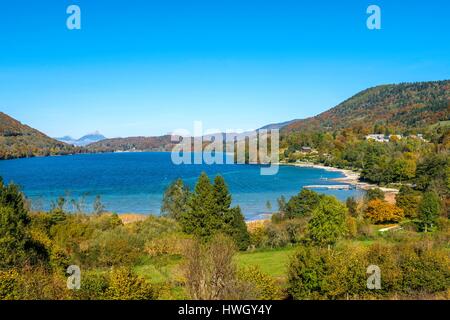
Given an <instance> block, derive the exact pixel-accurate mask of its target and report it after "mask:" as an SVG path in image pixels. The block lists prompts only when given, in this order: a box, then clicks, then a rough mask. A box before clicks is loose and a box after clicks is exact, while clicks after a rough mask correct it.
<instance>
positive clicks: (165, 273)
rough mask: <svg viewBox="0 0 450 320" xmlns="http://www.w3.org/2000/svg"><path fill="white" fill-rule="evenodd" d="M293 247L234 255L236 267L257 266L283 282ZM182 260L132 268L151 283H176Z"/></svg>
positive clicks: (151, 260) (148, 262)
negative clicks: (169, 281) (168, 281)
mask: <svg viewBox="0 0 450 320" xmlns="http://www.w3.org/2000/svg"><path fill="white" fill-rule="evenodd" d="M294 251H295V247H287V248H282V249H273V250H263V251H259V250H258V251H254V252H241V253H238V254H237V255H236V258H235V259H236V260H235V261H236V264H237V266H238V267H245V266H258V267H259V268H260V269H261V270H262V271H263V272H265V273H267V274H269V275H271V276H272V277H274V278H276V279H278V280H284V279H285V277H286V273H287V267H288V263H289V258H290V256H291V254H292V253H293V252H294ZM181 263H182V258H181V257H179V256H170V257H167V256H165V257H161V258H150V257H148V258H144V259H142V261H141V262H140V263H139V264H138V265H137V266H135V267H134V271H135V272H136V273H137V274H139V275H141V276H143V277H145V278H146V279H148V280H149V281H151V282H153V283H162V282H165V281H167V280H172V281H174V280H175V281H176V280H177V278H181V270H180V266H181Z"/></svg>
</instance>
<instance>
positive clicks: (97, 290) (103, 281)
mask: <svg viewBox="0 0 450 320" xmlns="http://www.w3.org/2000/svg"><path fill="white" fill-rule="evenodd" d="M81 276H82V277H81V287H80V289H79V290H73V291H72V292H73V298H74V299H80V300H103V299H107V298H108V296H107V294H106V293H107V290H108V287H109V277H108V275H107V274H103V273H98V272H89V271H88V272H83V273H82V275H81Z"/></svg>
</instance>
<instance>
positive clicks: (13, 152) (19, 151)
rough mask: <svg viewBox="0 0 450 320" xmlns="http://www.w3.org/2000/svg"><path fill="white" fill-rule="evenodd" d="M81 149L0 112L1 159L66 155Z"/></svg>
mask: <svg viewBox="0 0 450 320" xmlns="http://www.w3.org/2000/svg"><path fill="white" fill-rule="evenodd" d="M81 151H82V149H80V148H75V147H72V146H70V145H68V144H65V143H63V142H59V141H56V140H54V139H52V138H50V137H48V136H46V135H45V134H43V133H42V132H40V131H38V130H36V129H33V128H31V127H29V126H27V125H24V124H22V123H20V122H19V121H17V120H15V119H13V118H11V117H10V116H8V115H6V114H4V113H3V112H0V159H14V158H25V157H35V156H49V155H65V154H72V153H79V152H81Z"/></svg>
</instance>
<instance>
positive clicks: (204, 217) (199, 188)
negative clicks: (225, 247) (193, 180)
mask: <svg viewBox="0 0 450 320" xmlns="http://www.w3.org/2000/svg"><path fill="white" fill-rule="evenodd" d="M215 209H216V201H215V197H214V188H213V185H212V184H211V181H210V180H209V178H208V176H207V175H206V173H205V172H202V174H201V175H200V177H199V178H198V181H197V184H196V185H195V189H194V193H193V194H192V196H191V197H190V198H189V201H188V209H187V211H186V212H185V213H183V214H182V216H181V225H182V227H183V230H184V232H186V233H188V234H194V235H196V236H198V237H200V238H204V239H208V238H210V237H211V235H212V234H213V233H214V231H215V227H216V224H217V222H216V219H215V218H216V217H215V216H216V215H215V214H214V211H215Z"/></svg>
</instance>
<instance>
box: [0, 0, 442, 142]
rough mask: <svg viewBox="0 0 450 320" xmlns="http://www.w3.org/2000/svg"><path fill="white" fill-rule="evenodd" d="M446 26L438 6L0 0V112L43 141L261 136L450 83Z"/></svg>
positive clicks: (405, 0)
mask: <svg viewBox="0 0 450 320" xmlns="http://www.w3.org/2000/svg"><path fill="white" fill-rule="evenodd" d="M70 4H78V5H79V6H80V7H81V10H82V30H79V31H70V30H68V29H67V28H66V18H67V14H66V8H67V7H68V6H69V5H70ZM370 4H377V5H379V6H380V7H381V9H382V30H377V31H370V30H368V29H367V28H366V18H367V15H366V9H367V7H368V5H370ZM449 21H450V1H447V0H427V1H417V0H371V1H366V0H347V1H320V0H317V1H299V0H292V1H287V0H266V1H264V0H202V1H200V0H182V1H175V0H159V1H152V0H134V1H130V0H128V1H125V0H116V1H114V0H78V1H76V0H58V1H54V0H39V1H38V0H34V1H31V0H28V1H23V0H14V1H13V0H9V1H2V2H1V4H0V111H3V112H5V113H8V114H10V115H12V116H13V117H15V118H17V119H18V120H20V121H22V122H24V123H26V124H29V125H31V126H33V127H35V128H37V129H39V130H41V131H43V132H45V133H47V134H49V135H51V136H62V135H66V134H69V135H72V136H74V137H79V136H81V135H83V134H85V133H88V132H91V131H94V130H100V131H101V132H102V133H103V134H105V135H106V136H108V137H116V136H133V135H159V134H164V133H167V132H171V131H172V130H174V129H176V128H186V129H191V128H192V122H193V121H194V120H201V121H203V122H204V125H205V127H208V128H218V129H222V130H225V129H233V128H235V129H252V128H257V127H260V126H262V125H265V124H268V123H272V122H279V121H286V120H290V119H295V118H304V117H308V116H312V115H315V114H317V113H320V112H321V111H325V110H327V109H329V108H330V107H333V106H334V105H336V104H337V103H339V102H341V101H342V100H344V99H346V98H348V97H349V96H351V95H353V94H355V93H357V92H358V91H360V90H362V89H365V88H367V87H370V86H374V85H378V84H384V83H397V82H406V81H427V80H442V79H449V78H450V24H449Z"/></svg>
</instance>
